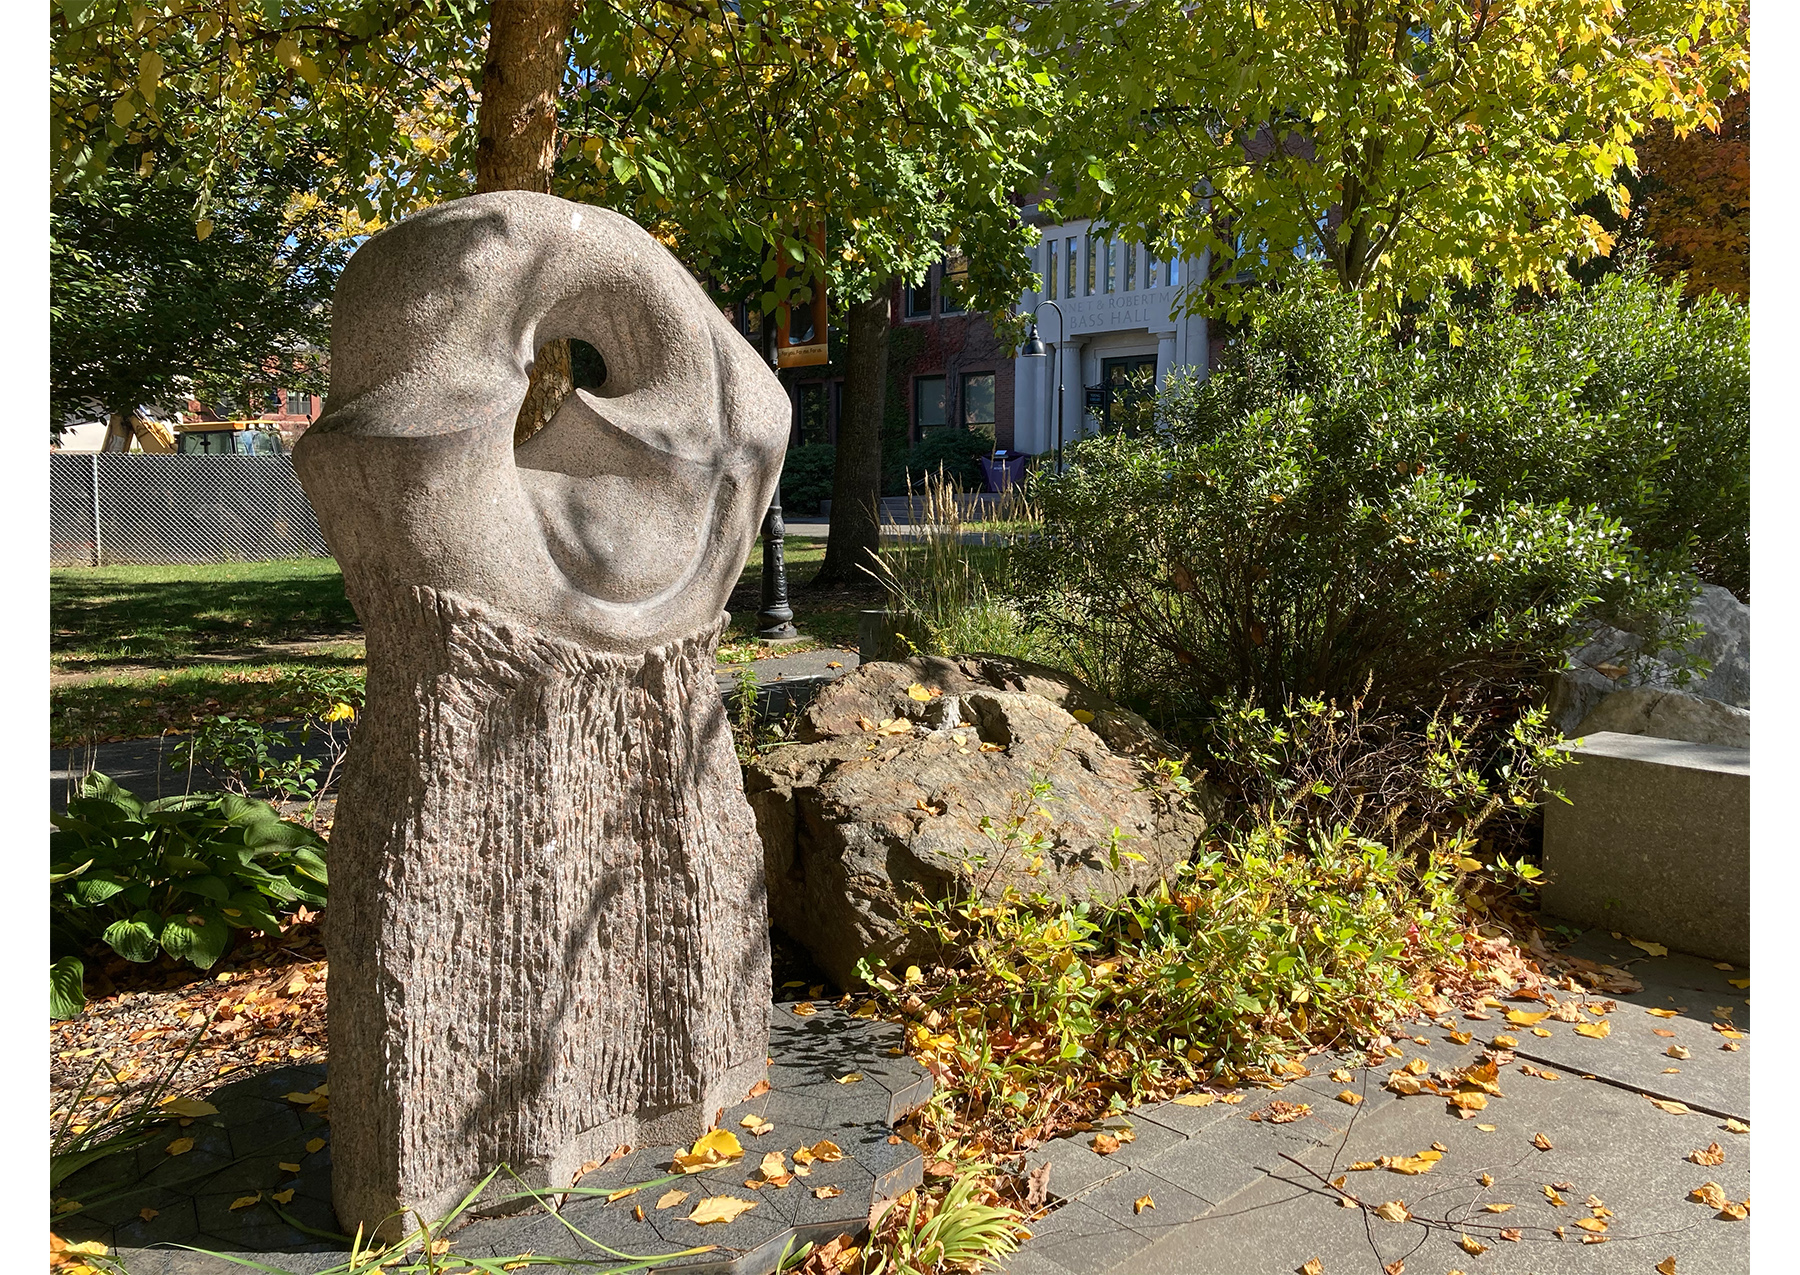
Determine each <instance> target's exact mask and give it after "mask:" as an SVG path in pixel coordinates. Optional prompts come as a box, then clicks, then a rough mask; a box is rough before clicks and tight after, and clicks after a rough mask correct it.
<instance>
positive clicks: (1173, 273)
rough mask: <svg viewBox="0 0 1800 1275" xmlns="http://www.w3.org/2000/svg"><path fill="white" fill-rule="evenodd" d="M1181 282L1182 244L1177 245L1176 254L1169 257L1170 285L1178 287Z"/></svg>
mask: <svg viewBox="0 0 1800 1275" xmlns="http://www.w3.org/2000/svg"><path fill="white" fill-rule="evenodd" d="M1180 283H1181V246H1180V245H1179V244H1177V245H1176V246H1175V255H1174V256H1173V257H1170V258H1169V286H1170V287H1171V288H1173V287H1176V286H1177V285H1179V284H1180Z"/></svg>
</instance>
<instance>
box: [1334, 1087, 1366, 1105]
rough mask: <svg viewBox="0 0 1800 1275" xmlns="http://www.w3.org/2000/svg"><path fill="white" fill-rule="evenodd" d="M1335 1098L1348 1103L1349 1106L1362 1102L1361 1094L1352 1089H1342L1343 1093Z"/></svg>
mask: <svg viewBox="0 0 1800 1275" xmlns="http://www.w3.org/2000/svg"><path fill="white" fill-rule="evenodd" d="M1337 1100H1338V1101H1339V1102H1344V1103H1348V1104H1349V1105H1350V1106H1352V1107H1354V1106H1356V1105H1357V1104H1359V1103H1360V1102H1362V1100H1363V1096H1362V1095H1361V1094H1359V1093H1356V1092H1354V1091H1352V1090H1349V1089H1346V1090H1344V1092H1343V1093H1341V1094H1339V1095H1338V1096H1337Z"/></svg>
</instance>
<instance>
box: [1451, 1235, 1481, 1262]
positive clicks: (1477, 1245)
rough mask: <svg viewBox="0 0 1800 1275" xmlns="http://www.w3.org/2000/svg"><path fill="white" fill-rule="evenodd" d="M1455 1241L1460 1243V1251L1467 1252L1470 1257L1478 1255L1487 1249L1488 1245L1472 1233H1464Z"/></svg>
mask: <svg viewBox="0 0 1800 1275" xmlns="http://www.w3.org/2000/svg"><path fill="white" fill-rule="evenodd" d="M1456 1242H1457V1243H1458V1244H1460V1245H1462V1251H1463V1252H1465V1253H1467V1254H1468V1255H1469V1256H1470V1257H1480V1256H1481V1255H1482V1254H1483V1253H1485V1252H1487V1251H1488V1246H1487V1245H1486V1244H1483V1243H1482V1242H1481V1241H1480V1240H1478V1239H1476V1238H1475V1237H1474V1236H1473V1235H1465V1236H1463V1237H1462V1238H1461V1239H1459V1240H1457V1241H1456Z"/></svg>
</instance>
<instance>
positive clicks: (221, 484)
mask: <svg viewBox="0 0 1800 1275" xmlns="http://www.w3.org/2000/svg"><path fill="white" fill-rule="evenodd" d="M330 556H331V550H329V549H327V548H326V547H325V537H324V536H323V535H322V534H320V531H319V520H318V518H317V517H316V516H315V515H314V514H313V508H312V504H311V503H310V502H309V501H308V500H307V499H306V493H305V492H304V491H302V490H301V488H300V480H299V478H297V477H296V476H295V474H294V462H293V461H292V460H291V459H289V458H288V457H286V456H182V455H168V456H143V455H102V454H98V453H89V454H86V455H70V454H63V453H52V454H51V456H50V565H51V566H53V567H81V566H92V567H98V566H105V565H109V564H113V563H181V562H259V561H265V560H267V559H270V558H328V557H330Z"/></svg>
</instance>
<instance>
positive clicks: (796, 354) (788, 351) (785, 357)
mask: <svg viewBox="0 0 1800 1275" xmlns="http://www.w3.org/2000/svg"><path fill="white" fill-rule="evenodd" d="M808 238H809V239H811V241H812V245H813V247H814V248H816V249H817V250H818V253H819V258H820V260H821V261H823V260H824V257H825V219H824V218H823V217H821V218H820V219H819V220H818V222H817V223H816V224H815V225H814V226H813V228H812V233H811V234H810V235H809V236H808ZM775 270H776V274H777V275H778V276H784V275H786V274H787V254H786V253H782V254H781V256H780V257H779V258H778V259H777V262H776V267H775ZM829 313H830V311H829V309H828V307H827V304H826V299H825V279H824V277H823V275H821V276H820V278H819V281H818V283H816V284H815V285H813V294H812V299H811V300H810V301H805V302H802V303H801V305H800V308H799V312H798V313H796V312H795V310H794V307H792V306H791V305H789V304H788V303H787V302H786V301H783V302H782V303H781V304H780V305H779V306H777V307H775V362H776V365H777V366H779V367H816V366H818V365H819V364H821V363H829V362H830V361H831V349H830V346H831V339H830V337H831V332H830V326H829V322H828V316H829Z"/></svg>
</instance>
